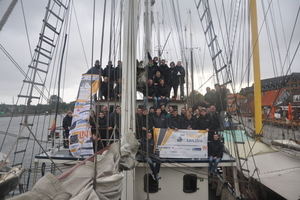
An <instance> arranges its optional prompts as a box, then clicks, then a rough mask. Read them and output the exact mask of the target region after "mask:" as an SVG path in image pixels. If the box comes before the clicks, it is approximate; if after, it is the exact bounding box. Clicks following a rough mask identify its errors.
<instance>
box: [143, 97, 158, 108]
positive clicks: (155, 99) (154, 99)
mask: <svg viewBox="0 0 300 200" xmlns="http://www.w3.org/2000/svg"><path fill="white" fill-rule="evenodd" d="M147 100H148V97H143V104H144V108H147V105H146V104H147ZM152 100H153V107H154V109H156V108H157V97H153V99H152Z"/></svg>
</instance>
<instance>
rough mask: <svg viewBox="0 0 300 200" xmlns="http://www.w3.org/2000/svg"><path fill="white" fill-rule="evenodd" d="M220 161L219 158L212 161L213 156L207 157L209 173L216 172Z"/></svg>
mask: <svg viewBox="0 0 300 200" xmlns="http://www.w3.org/2000/svg"><path fill="white" fill-rule="evenodd" d="M220 161H221V158H217V159H215V160H214V157H213V156H209V172H210V173H214V172H215V171H216V168H217V166H218V164H219V162H220Z"/></svg>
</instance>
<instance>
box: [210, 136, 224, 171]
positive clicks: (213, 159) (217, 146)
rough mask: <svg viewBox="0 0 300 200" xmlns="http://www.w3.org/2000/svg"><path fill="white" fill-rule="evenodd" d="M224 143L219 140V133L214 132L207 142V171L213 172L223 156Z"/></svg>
mask: <svg viewBox="0 0 300 200" xmlns="http://www.w3.org/2000/svg"><path fill="white" fill-rule="evenodd" d="M223 149H224V144H223V143H222V142H221V141H220V140H219V135H218V134H214V139H213V140H212V141H210V143H209V172H210V173H214V172H215V170H216V168H217V166H218V163H219V162H220V161H221V159H222V157H223Z"/></svg>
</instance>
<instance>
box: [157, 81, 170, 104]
mask: <svg viewBox="0 0 300 200" xmlns="http://www.w3.org/2000/svg"><path fill="white" fill-rule="evenodd" d="M156 96H157V106H158V107H160V102H161V101H162V100H164V105H165V106H167V105H168V102H169V100H170V89H169V86H167V85H166V84H165V80H164V79H160V80H159V85H158V87H157V94H156Z"/></svg>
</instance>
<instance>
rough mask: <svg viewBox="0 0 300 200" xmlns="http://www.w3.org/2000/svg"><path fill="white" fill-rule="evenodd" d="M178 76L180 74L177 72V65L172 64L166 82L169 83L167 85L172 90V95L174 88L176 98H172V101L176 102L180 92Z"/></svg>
mask: <svg viewBox="0 0 300 200" xmlns="http://www.w3.org/2000/svg"><path fill="white" fill-rule="evenodd" d="M177 74H178V71H177V68H176V67H175V63H174V62H171V63H170V68H169V69H168V71H167V75H166V81H167V82H166V84H167V85H168V86H169V88H170V93H171V90H172V88H173V91H174V96H173V97H172V99H174V100H176V98H177V91H178V85H179V77H178V75H177Z"/></svg>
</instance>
